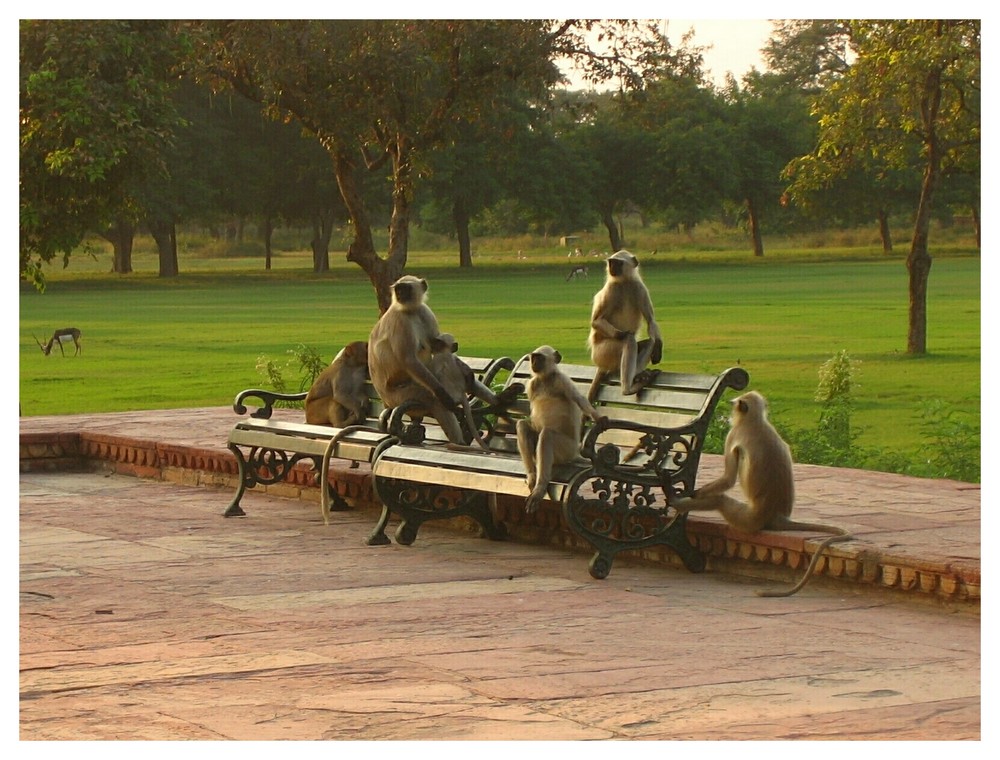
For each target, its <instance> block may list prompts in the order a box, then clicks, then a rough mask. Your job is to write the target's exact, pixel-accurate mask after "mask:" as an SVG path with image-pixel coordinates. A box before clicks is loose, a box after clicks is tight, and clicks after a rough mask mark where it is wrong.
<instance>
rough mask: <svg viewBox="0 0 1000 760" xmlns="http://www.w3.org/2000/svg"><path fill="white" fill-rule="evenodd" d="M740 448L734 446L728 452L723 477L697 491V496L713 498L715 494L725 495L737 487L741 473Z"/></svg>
mask: <svg viewBox="0 0 1000 760" xmlns="http://www.w3.org/2000/svg"><path fill="white" fill-rule="evenodd" d="M740 455H741V451H740V447H739V446H733V447H732V448H729V449H727V451H726V464H725V470H724V471H723V473H722V475H721V476H720V477H718V478H716V479H715V480H713V481H712V482H711V483H709V484H708V485H704V486H702V487H701V488H698V489H696V490H695V492H694V493H695V496H713V495H715V494H720V493H725V492H726V491H728V490H729V489H730V488H732V487H733V486H734V485H736V479H737V477H738V476H739V472H740Z"/></svg>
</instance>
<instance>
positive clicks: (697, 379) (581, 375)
mask: <svg viewBox="0 0 1000 760" xmlns="http://www.w3.org/2000/svg"><path fill="white" fill-rule="evenodd" d="M559 368H560V370H561V371H562V372H563V374H565V375H566V376H567V377H569V378H570V380H571V381H572V382H573V385H574V386H575V387H576V389H577V390H578V391H580V393H582V394H583V395H584V396H587V395H588V394H589V392H590V386H591V384H592V382H593V380H594V374H595V372H596V368H595V367H593V366H588V365H581V364H560V365H559ZM530 378H531V361H530V356H527V355H526V356H524V357H522V358H521V359H520V360H519V361H518V362H517V364H516V365H515V366H514V368H513V369H512V370H511V372H510V376H509V377H508V379H507V383H508V384H510V383H514V382H520V383H524V384H527V382H528V380H529V379H530ZM747 381H748V376H747V375H746V372H745V371H744V370H743V369H742V368H739V367H735V368H731V369H729V370H726V372H723V373H722V374H720V375H698V374H690V373H681V372H666V371H660V372H659V373H658V374H657V375H656V378H655V380H654V381H653V382H652V383H651V384H650V385H649V386H647V387H646V388H644V389H643V390H641V391H640V392H639V393H638V394H634V395H630V396H625V395H623V394H622V392H621V383H620V381H619V379H618V377H617V374H615V375H612V376H611V377H610V378H608V379H606V380H605V381H604V382H602V383H601V385H600V387H599V388H598V392H597V397H596V398H595V400H594V402H593V403H594V406H595V407H597V408H598V409H599V410H600V411H601V412H603V413H604V414H605V415H607V416H608V417H611V418H613V419H615V420H619V421H626V422H630V423H636V424H638V425H646V426H650V427H658V428H685V427H689V426H691V425H696V426H697V427H698V428H699V434H700V435H702V436H703V435H704V430H701V428H705V429H707V426H708V424H709V422H710V421H711V420H710V418H711V416H712V414H713V411H714V409H715V406H716V404H717V403H718V401H719V399H720V397H721V395H722V393H723V392H724V391H725V390H726V389H727V388H735V389H741V388H743V387H745V386H746V384H747ZM510 412H511V417H512V418H513V419H514V420H516V419H519V418H524V417H527V416H528V415H529V414H530V408H529V404H528V400H527V398H526V397H524V396H522V397H521V398H520V399H519V400H518V401H517V402H516V403H515V404H514V405H513V406H512V407H510ZM584 421H585V423H586V418H585V420H584ZM702 422H704V425H701V423H702ZM587 428H588V425H587V424H585V425H584V433H583V435H584V436H586V434H587V433H586V431H587ZM497 429H498V432H502V433H507V434H509V433H510V432H511V431H510V429H509V425H504V424H501V425H498V428H497ZM640 438H641V433H639V432H636V431H633V430H630V429H619V428H616V429H613V430H609V431H608V432H607V433H606V434H605V435H604V437H602V443H615V444H617V445H619V446H621V447H623V448H631V447H632V446H633V445H635V444H636V443H638V441H639V439H640ZM491 445H493V444H492V443H491ZM497 448H502V449H509V448H510V446H509V443H507V444H502V443H500V442H499V441H498V442H497Z"/></svg>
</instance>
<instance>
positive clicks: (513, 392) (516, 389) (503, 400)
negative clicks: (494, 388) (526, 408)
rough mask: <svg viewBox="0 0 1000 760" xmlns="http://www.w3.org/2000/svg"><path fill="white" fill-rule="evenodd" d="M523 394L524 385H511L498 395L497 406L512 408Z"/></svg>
mask: <svg viewBox="0 0 1000 760" xmlns="http://www.w3.org/2000/svg"><path fill="white" fill-rule="evenodd" d="M522 393H524V383H511V384H510V385H508V386H507V387H506V388H504V389H503V390H502V391H500V392H499V393H498V394H497V403H496V406H498V407H506V406H510V405H511V404H513V403H514V402H515V401H517V397H518V396H520V395H521V394H522Z"/></svg>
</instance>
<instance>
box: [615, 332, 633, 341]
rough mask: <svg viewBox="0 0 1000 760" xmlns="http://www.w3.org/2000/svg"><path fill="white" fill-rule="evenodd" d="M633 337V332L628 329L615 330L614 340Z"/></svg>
mask: <svg viewBox="0 0 1000 760" xmlns="http://www.w3.org/2000/svg"><path fill="white" fill-rule="evenodd" d="M633 337H635V333H633V332H630V331H628V330H615V340H626V339H627V338H633Z"/></svg>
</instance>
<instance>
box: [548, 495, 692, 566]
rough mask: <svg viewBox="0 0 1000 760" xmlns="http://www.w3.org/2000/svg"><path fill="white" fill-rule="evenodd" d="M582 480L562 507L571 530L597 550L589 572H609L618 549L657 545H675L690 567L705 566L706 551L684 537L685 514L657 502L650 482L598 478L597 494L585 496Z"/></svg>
mask: <svg viewBox="0 0 1000 760" xmlns="http://www.w3.org/2000/svg"><path fill="white" fill-rule="evenodd" d="M586 477H589V476H585V478H584V479H586ZM582 480H583V479H581V481H578V482H577V483H575V484H574V495H573V496H571V497H570V498H569V499H568V500H567V501H565V502H564V503H563V507H562V510H563V518H564V519H565V520H566V524H567V525H568V526H569V528H570V530H571V531H573V533H575V534H576V535H578V536H580V537H581V538H583V539H585V540H586V541H587V542H588V543H589V544H590V545H591V546H593V547H594V549H596V550H597V553H596V554H594V556H593V558H592V559H591V560H590V567H589V570H590V575H591V576H592V577H593V578H596V579H597V580H602V579H604V578H607V577H608V574H609V573H610V572H611V565H612V563H613V562H614V558H615V556H616V555H617V554H618V553H619V552H621V551H627V550H637V549H644V548H646V547H649V546H657V545H662V546H667V547H669V548H670V549H673V551H674V552H676V553H677V555H678V557H680V559H681V561H682V562H683V563H684V567H686V568H687V569H688V570H689V571H690V572H692V573H700V572H702V571H703V570H704V569H705V555H704V554H702V552H701V551H700V550H699V549H698V548H697V547H696V546H695V545H694V544H692V543H691V542H690V540H688V537H687V530H686V524H687V520H686V515H683V514H670V513H668V512H667V511H666V510H665V509H663V508H658V507H656V500H655V498H654V496H653V493H652V490H651V488H650V487H649V486H639V485H636V484H629V483H627V482H617V481H614V480H612V479H610V478H606V479H596V483H597V485H596V487H595V488H594V489H593V490H594V492H595V493H596V494H598V497H597V498H584V497H582V496H580V494H579V492H578V489H579V487H580V485H581V484H582Z"/></svg>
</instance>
